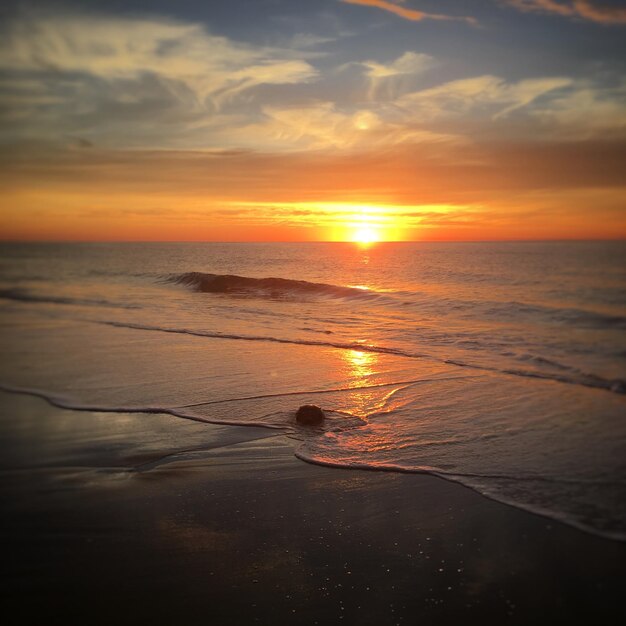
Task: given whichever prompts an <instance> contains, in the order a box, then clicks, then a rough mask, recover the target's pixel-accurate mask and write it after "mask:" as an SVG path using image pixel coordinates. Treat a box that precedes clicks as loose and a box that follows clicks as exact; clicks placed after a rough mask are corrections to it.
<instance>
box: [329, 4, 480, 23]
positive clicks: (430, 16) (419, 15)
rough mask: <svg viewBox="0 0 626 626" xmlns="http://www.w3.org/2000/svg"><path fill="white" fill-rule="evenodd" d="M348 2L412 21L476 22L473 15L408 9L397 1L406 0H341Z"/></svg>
mask: <svg viewBox="0 0 626 626" xmlns="http://www.w3.org/2000/svg"><path fill="white" fill-rule="evenodd" d="M340 1H341V2H344V3H346V4H359V5H361V6H367V7H376V8H377V9H382V10H383V11H389V12H390V13H393V14H395V15H397V16H398V17H401V18H404V19H405V20H410V21H412V22H421V21H422V20H461V21H464V22H467V23H468V24H476V23H477V22H476V20H475V19H474V18H473V17H456V16H453V15H440V14H437V13H425V12H424V11H417V10H415V9H407V8H406V7H404V6H402V5H401V4H398V3H397V2H403V1H404V0H396V1H395V2H394V1H392V2H387V0H340Z"/></svg>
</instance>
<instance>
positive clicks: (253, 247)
mask: <svg viewBox="0 0 626 626" xmlns="http://www.w3.org/2000/svg"><path fill="white" fill-rule="evenodd" d="M0 303H1V315H0V323H1V324H2V334H1V338H2V350H3V357H2V360H1V363H0V386H1V387H2V388H3V389H5V390H13V391H28V392H32V393H36V394H39V395H42V396H44V397H46V398H47V399H49V400H50V401H51V402H53V403H55V404H57V405H59V406H65V407H70V408H72V407H73V408H77V409H93V410H100V411H124V412H126V411H135V412H138V413H139V414H141V412H163V413H169V414H170V415H172V416H175V417H177V418H181V419H194V420H197V421H200V422H202V421H206V422H211V423H222V424H244V425H255V426H265V427H268V428H274V429H277V430H279V431H282V432H285V433H287V434H288V435H289V436H290V437H292V438H293V441H294V448H295V453H296V455H297V456H299V457H300V458H302V459H304V460H307V461H311V462H315V463H322V464H326V465H332V466H336V467H357V468H364V469H372V470H386V471H405V472H429V473H432V474H436V475H438V476H441V477H443V478H446V479H449V480H453V481H457V482H459V483H462V484H464V485H467V486H469V487H471V488H473V489H475V490H477V491H479V492H481V493H483V494H484V495H486V496H488V497H491V498H494V499H497V500H500V501H503V502H506V503H509V504H512V505H515V506H518V507H521V508H525V509H527V510H531V511H534V512H537V513H540V514H543V515H546V516H549V517H552V518H554V519H558V520H561V521H564V522H566V523H569V524H572V525H575V526H577V527H579V528H582V529H584V530H587V531H589V532H593V533H596V534H599V535H602V536H605V537H610V538H614V539H621V540H623V539H625V538H626V497H625V496H626V410H625V409H626V396H625V395H624V394H625V391H626V367H625V365H626V333H625V330H626V244H624V243H623V242H593V243H592V242H534V243H531V242H528V243H523V242H516V243H380V244H375V245H372V246H369V247H363V246H359V245H356V244H339V243H300V244H293V243H290V244H276V243H267V244H223V243H219V244H218V243H203V244H195V243H167V244H161V243H159V244H157V243H141V244H139V243H116V244H56V243H55V244H21V243H20V244H18V243H15V244H11V243H5V244H2V245H1V246H0ZM306 403H315V404H317V405H319V406H321V407H322V408H323V409H324V411H325V412H326V415H327V420H326V422H325V424H324V425H322V426H319V427H300V426H298V425H297V424H296V423H295V421H294V412H295V410H296V409H297V408H298V406H300V405H301V404H306ZM148 424H149V422H147V425H146V428H149V425H148Z"/></svg>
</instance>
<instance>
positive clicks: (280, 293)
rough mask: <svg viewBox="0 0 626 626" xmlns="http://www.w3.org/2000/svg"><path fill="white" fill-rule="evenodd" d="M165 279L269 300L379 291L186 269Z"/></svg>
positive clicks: (355, 295)
mask: <svg viewBox="0 0 626 626" xmlns="http://www.w3.org/2000/svg"><path fill="white" fill-rule="evenodd" d="M165 280H166V281H167V282H171V283H175V284H177V285H185V286H187V287H191V288H192V289H193V290H194V291H199V292H202V293H217V294H227V295H235V296H243V297H246V296H247V297H253V298H269V299H271V300H302V299H303V298H307V297H318V298H324V297H325V298H344V299H351V300H358V299H364V298H377V297H379V296H380V294H378V293H376V292H373V291H370V290H368V289H361V288H358V287H342V286H340V285H328V284H325V283H312V282H308V281H306V280H293V279H289V278H250V277H247V276H236V275H234V274H205V273H203V272H186V273H185V274H178V275H174V276H168V277H166V278H165Z"/></svg>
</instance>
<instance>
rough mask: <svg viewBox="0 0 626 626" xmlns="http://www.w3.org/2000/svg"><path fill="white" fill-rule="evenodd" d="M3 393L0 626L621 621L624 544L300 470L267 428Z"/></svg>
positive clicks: (436, 496)
mask: <svg viewBox="0 0 626 626" xmlns="http://www.w3.org/2000/svg"><path fill="white" fill-rule="evenodd" d="M0 397H1V403H2V421H1V423H0V428H1V432H2V437H1V440H2V442H3V444H2V459H3V460H2V474H1V479H2V480H1V490H2V500H3V502H4V503H5V507H6V508H5V514H4V516H3V518H4V519H3V522H4V523H3V532H2V538H3V544H4V545H3V552H4V554H5V555H6V557H7V558H6V565H7V568H6V569H5V572H6V574H5V580H4V582H3V585H2V595H3V597H4V599H3V601H4V603H5V606H6V607H7V613H8V614H10V615H13V618H11V620H10V622H8V623H11V624H36V623H46V624H78V623H81V624H111V623H117V624H175V623H180V624H206V623H213V624H227V623H228V624H257V623H258V624H295V623H297V624H340V623H358V624H410V623H427V624H458V623H459V620H463V621H464V622H472V623H474V622H480V623H483V624H504V623H506V624H528V623H531V622H533V621H536V620H538V619H539V618H541V620H542V621H543V622H544V623H550V624H561V623H562V624H565V623H573V622H574V621H577V622H578V623H597V624H613V623H615V624H617V623H619V622H620V621H621V617H623V605H622V602H621V599H620V590H621V587H622V582H623V580H624V573H625V567H624V564H625V563H626V560H625V558H624V557H625V556H626V546H625V545H624V544H623V543H619V542H614V541H608V540H605V539H601V538H598V537H594V536H592V535H590V534H587V533H583V532H580V531H578V530H576V529H573V528H570V527H567V526H565V525H562V524H559V523H557V522H554V521H551V520H547V519H544V518H542V517H539V516H536V515H532V514H529V513H526V512H524V511H521V510H518V509H515V508H512V507H509V506H506V505H504V504H500V503H496V502H493V501H491V500H489V499H487V498H485V497H483V496H481V495H479V494H477V493H475V492H473V491H471V490H470V489H468V488H465V487H462V486H459V485H457V484H453V483H450V482H447V481H445V480H442V479H439V478H435V477H432V476H427V475H415V474H414V475H409V474H397V473H391V472H367V471H358V470H340V469H333V468H325V467H320V466H315V465H311V464H307V463H304V462H302V461H300V460H298V459H296V458H295V457H294V455H293V445H292V444H293V442H292V441H291V440H290V439H288V438H286V437H285V436H284V435H280V434H278V435H277V434H276V433H274V432H272V431H271V430H268V429H262V428H243V427H234V426H218V425H207V424H195V423H193V422H189V421H184V420H180V419H176V418H174V417H172V416H168V415H143V414H138V415H131V414H107V415H103V414H98V413H91V412H77V411H65V410H60V409H56V408H53V407H50V406H49V405H48V404H47V403H46V402H45V401H43V400H41V399H38V398H33V397H29V396H26V395H17V394H8V393H2V394H1V396H0ZM200 442H201V443H200ZM187 444H189V445H187Z"/></svg>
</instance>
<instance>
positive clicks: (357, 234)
mask: <svg viewBox="0 0 626 626" xmlns="http://www.w3.org/2000/svg"><path fill="white" fill-rule="evenodd" d="M352 241H353V242H354V243H358V244H361V245H370V244H372V243H376V242H378V241H380V235H379V233H378V230H377V229H376V228H374V227H373V226H359V227H358V228H357V229H356V230H355V231H354V232H353V233H352Z"/></svg>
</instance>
